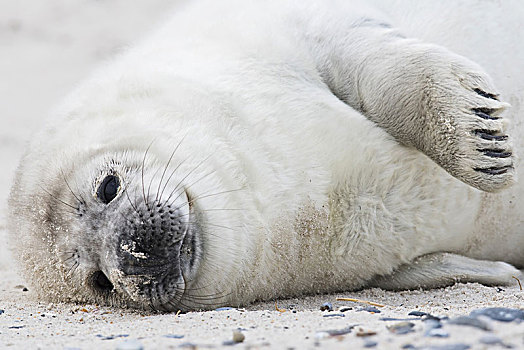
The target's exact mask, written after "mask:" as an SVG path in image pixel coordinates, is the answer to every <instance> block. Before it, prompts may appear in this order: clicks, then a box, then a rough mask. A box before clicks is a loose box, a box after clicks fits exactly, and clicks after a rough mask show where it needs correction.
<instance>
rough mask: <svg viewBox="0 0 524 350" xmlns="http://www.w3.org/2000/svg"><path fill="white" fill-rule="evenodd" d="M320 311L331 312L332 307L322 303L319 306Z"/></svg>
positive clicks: (329, 304)
mask: <svg viewBox="0 0 524 350" xmlns="http://www.w3.org/2000/svg"><path fill="white" fill-rule="evenodd" d="M320 311H333V305H332V304H331V303H324V304H322V305H320Z"/></svg>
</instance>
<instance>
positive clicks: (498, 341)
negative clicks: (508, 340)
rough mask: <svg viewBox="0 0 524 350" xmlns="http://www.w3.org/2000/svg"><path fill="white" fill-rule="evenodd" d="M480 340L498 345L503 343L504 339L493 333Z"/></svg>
mask: <svg viewBox="0 0 524 350" xmlns="http://www.w3.org/2000/svg"><path fill="white" fill-rule="evenodd" d="M479 342H481V343H482V344H486V345H498V344H502V339H500V338H499V337H497V336H494V335H493V334H488V335H485V336H483V337H481V338H480V339H479Z"/></svg>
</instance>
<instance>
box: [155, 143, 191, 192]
mask: <svg viewBox="0 0 524 350" xmlns="http://www.w3.org/2000/svg"><path fill="white" fill-rule="evenodd" d="M186 135H187V134H186ZM186 135H184V137H182V139H181V140H180V142H178V144H177V145H176V147H175V149H174V150H173V152H172V153H171V156H170V157H169V159H168V160H167V163H166V166H165V168H164V171H163V172H162V176H161V177H160V182H159V183H158V189H157V191H156V197H155V201H157V200H159V199H160V198H162V196H160V197H159V196H158V195H159V194H160V186H161V185H162V181H163V180H164V176H165V175H166V171H167V169H168V168H169V164H170V163H171V160H172V159H173V157H174V156H175V153H176V151H177V150H178V148H179V147H180V145H181V144H182V141H184V139H185V138H186ZM162 192H163V191H162Z"/></svg>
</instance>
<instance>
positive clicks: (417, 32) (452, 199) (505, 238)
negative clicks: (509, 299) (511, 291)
mask: <svg viewBox="0 0 524 350" xmlns="http://www.w3.org/2000/svg"><path fill="white" fill-rule="evenodd" d="M406 4H407V2H402V1H400V2H395V3H393V2H384V3H382V2H381V1H376V4H375V6H374V7H371V6H370V5H368V3H366V4H361V3H359V2H357V1H329V2H322V3H318V2H314V1H311V2H310V3H309V2H297V3H295V2H286V3H285V4H284V3H282V2H280V1H274V2H264V3H256V4H255V3H251V2H245V1H240V0H238V1H234V0H231V1H227V4H226V2H220V3H217V2H213V1H203V2H199V3H195V4H191V5H189V6H187V7H186V8H185V9H184V10H183V11H181V12H179V13H177V14H175V15H174V17H173V18H172V19H171V20H170V21H169V22H168V23H167V24H166V25H164V26H163V27H162V28H161V29H160V30H159V31H158V32H157V33H156V34H155V35H153V36H152V37H150V38H149V39H148V40H146V41H144V42H143V43H142V44H140V45H138V46H137V47H136V48H134V49H132V50H130V51H129V52H127V53H125V54H124V55H122V56H121V57H118V58H117V59H116V60H115V62H113V63H111V64H109V65H108V66H106V67H104V68H102V69H101V70H100V71H98V72H97V73H96V74H95V75H94V77H93V78H91V79H90V80H89V81H87V82H86V83H85V84H83V85H82V86H81V87H79V88H78V89H77V90H76V91H74V92H73V93H72V94H71V96H70V98H69V99H68V101H67V102H66V103H65V104H64V105H63V106H62V108H61V109H60V110H59V111H58V112H57V117H56V118H55V119H53V120H52V121H51V122H50V123H49V126H48V127H47V128H46V129H45V130H44V131H42V132H41V133H40V134H39V135H37V137H36V138H35V139H34V140H33V142H32V143H31V146H30V147H29V150H28V152H27V153H26V155H25V156H24V158H23V159H22V162H21V165H20V167H19V170H18V175H17V177H16V182H15V184H14V186H13V190H12V192H11V198H10V221H9V222H10V224H9V229H10V232H11V237H13V238H14V239H13V241H14V242H15V245H16V247H17V253H18V256H19V257H20V260H21V262H22V265H23V266H24V271H25V272H26V274H27V276H28V278H29V279H30V281H32V282H33V284H34V286H35V287H36V288H37V290H38V291H39V292H40V293H41V294H42V295H44V296H46V297H48V298H50V299H54V300H83V301H92V302H98V303H112V304H115V305H127V306H134V307H142V308H144V307H146V308H147V307H152V308H154V309H159V310H168V311H169V310H177V309H195V308H210V307H215V306H216V305H220V304H226V303H227V304H238V305H239V304H243V303H247V302H250V301H253V300H256V299H267V298H274V297H279V296H291V295H299V294H303V293H313V292H329V291H336V290H349V289H357V288H363V287H366V286H380V287H383V288H391V289H407V288H417V287H438V286H443V285H446V284H450V283H453V282H455V281H464V282H467V281H475V282H481V283H486V284H504V283H508V282H509V281H510V280H511V276H512V275H517V274H518V271H517V270H516V269H515V268H514V267H512V266H511V265H509V264H507V263H510V264H513V265H516V266H523V265H524V251H523V249H522V248H523V247H524V238H523V237H524V236H523V235H522V233H523V232H522V227H523V225H522V224H523V222H522V220H521V218H520V217H521V215H520V214H521V210H520V208H522V205H524V203H523V201H524V200H523V199H522V198H524V196H523V194H524V193H523V192H524V187H523V186H522V185H521V184H520V183H516V184H514V185H513V186H510V185H512V184H513V183H514V182H515V173H516V172H517V170H518V169H516V164H515V163H514V161H515V159H514V158H515V156H514V154H513V153H514V152H513V148H514V147H515V148H517V149H520V148H521V147H522V145H521V144H520V143H519V142H517V143H516V144H513V146H512V140H520V139H522V137H521V136H520V135H522V132H523V130H522V127H521V126H520V123H519V122H518V120H519V119H518V118H519V113H520V112H521V110H519V108H521V107H520V106H521V103H522V95H523V92H524V85H523V83H522V82H523V81H524V79H523V78H524V75H523V72H522V68H520V67H518V59H517V58H518V57H523V56H524V52H523V49H522V48H521V47H519V46H512V47H513V50H514V56H515V58H512V57H511V56H510V55H508V54H507V53H504V54H502V52H504V50H503V49H504V48H505V47H506V46H508V45H512V43H514V42H515V41H516V40H517V39H516V38H517V37H518V34H519V33H517V31H516V30H515V28H514V27H513V26H511V25H510V24H511V21H512V20H513V19H515V20H516V19H517V18H519V13H520V14H522V13H523V12H524V10H523V9H522V6H520V5H518V4H517V3H515V6H514V8H508V9H500V8H497V7H496V5H495V4H491V3H482V4H478V3H476V2H474V1H471V6H472V7H471V8H468V9H467V11H466V9H465V8H463V7H462V6H463V5H461V6H458V7H457V5H455V4H454V3H453V4H447V5H448V7H449V8H448V7H446V8H438V7H443V5H441V4H426V5H431V7H432V10H433V11H430V10H428V9H424V10H423V9H408V8H407V6H411V5H413V4H411V3H409V4H410V5H406ZM377 8H378V9H377ZM400 9H404V10H405V11H407V12H402V15H399V13H400V12H398V11H400ZM406 13H407V14H406ZM435 13H438V14H439V17H441V18H435ZM487 13H489V14H490V16H496V18H498V19H499V20H500V23H497V27H496V28H497V29H496V31H495V32H492V31H489V30H487V32H483V31H482V30H479V29H478V26H479V25H480V26H483V25H485V24H486V23H491V22H492V21H485V20H483V16H484V15H485V14H487ZM444 23H445V26H444ZM443 26H444V27H443ZM472 28H474V29H475V30H473V31H470V30H471V29H472ZM460 32H464V33H467V34H464V35H459V33H460ZM414 36H418V37H419V38H421V39H424V40H427V42H425V41H421V40H419V39H412V37H414ZM429 42H434V43H438V44H441V45H444V46H447V47H449V48H455V49H457V48H458V49H460V51H461V52H460V53H462V54H465V55H466V56H468V57H469V58H472V59H474V60H476V61H478V62H479V63H481V64H482V65H483V66H484V67H485V68H486V69H488V71H489V73H490V75H491V77H492V78H493V80H494V83H495V84H496V85H497V86H500V87H501V88H502V90H501V93H500V94H499V92H498V90H495V88H494V87H493V82H492V79H491V78H490V77H489V76H488V74H487V73H485V71H484V70H483V69H482V68H480V66H478V65H477V64H476V63H473V62H472V61H470V60H469V59H467V58H465V57H463V56H459V55H458V54H455V53H453V52H451V51H449V50H448V49H447V48H444V46H439V45H436V44H430V43H429ZM488 48H489V50H488ZM518 50H520V51H518ZM504 101H509V102H510V103H511V104H513V105H514V106H515V107H516V108H514V109H510V110H509V111H504V109H506V108H507V107H508V104H507V103H506V102H504ZM507 119H514V120H516V122H514V123H513V126H512V128H511V129H510V130H507V128H506V125H505V122H506V120H507ZM507 187H509V188H508V189H505V188H507ZM483 191H484V192H483ZM487 192H499V193H497V194H491V193H487ZM477 259H478V260H477ZM496 260H502V261H505V262H506V263H504V262H497V261H496Z"/></svg>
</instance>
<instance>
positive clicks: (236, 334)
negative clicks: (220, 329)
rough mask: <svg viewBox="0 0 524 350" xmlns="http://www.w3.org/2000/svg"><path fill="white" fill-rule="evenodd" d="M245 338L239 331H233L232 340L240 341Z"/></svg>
mask: <svg viewBox="0 0 524 350" xmlns="http://www.w3.org/2000/svg"><path fill="white" fill-rule="evenodd" d="M244 339H246V336H245V335H244V334H242V332H240V331H233V342H235V343H242V342H243V341H244Z"/></svg>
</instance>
